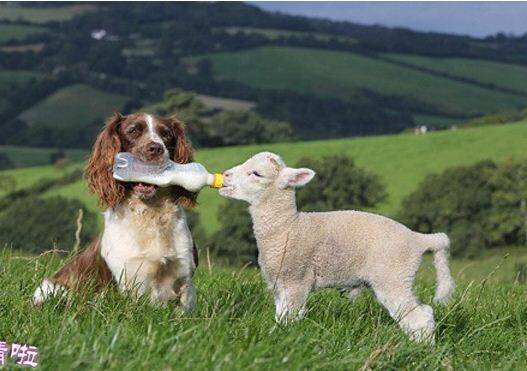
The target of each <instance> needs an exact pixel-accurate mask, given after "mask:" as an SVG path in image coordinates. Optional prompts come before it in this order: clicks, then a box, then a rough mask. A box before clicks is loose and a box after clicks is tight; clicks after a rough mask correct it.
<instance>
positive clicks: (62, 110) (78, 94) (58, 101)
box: [20, 84, 127, 127]
mask: <svg viewBox="0 0 527 371" xmlns="http://www.w3.org/2000/svg"><path fill="white" fill-rule="evenodd" d="M126 100H127V97H125V96H123V95H118V94H111V93H106V92H103V91H101V90H97V89H94V88H92V87H90V86H87V85H80V84H79V85H71V86H68V87H66V88H63V89H60V90H59V91H57V92H55V93H53V94H52V95H50V96H48V97H47V98H45V99H44V100H42V101H41V102H39V103H37V104H36V105H35V106H33V107H31V108H30V109H29V110H27V111H25V112H23V113H22V114H21V115H20V118H21V119H23V120H25V121H26V122H28V123H29V124H30V125H40V124H53V126H55V127H68V126H82V125H87V124H90V123H91V122H93V121H94V120H101V123H102V121H103V120H104V119H105V118H106V117H107V116H109V115H111V114H112V113H113V112H115V111H119V110H120V109H121V108H122V107H123V106H124V104H125V102H126Z"/></svg>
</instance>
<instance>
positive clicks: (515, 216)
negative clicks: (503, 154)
mask: <svg viewBox="0 0 527 371" xmlns="http://www.w3.org/2000/svg"><path fill="white" fill-rule="evenodd" d="M490 184H491V185H492V187H493V188H494V193H493V194H492V199H491V205H492V210H491V212H490V213H489V214H488V218H489V221H490V223H491V224H492V229H491V232H492V233H493V234H494V235H495V237H494V240H495V241H496V244H499V245H511V244H514V245H520V244H523V245H526V244H527V161H519V162H514V161H508V162H506V163H504V164H502V165H500V166H499V168H498V170H497V171H496V172H495V173H494V174H493V176H492V177H491V178H490Z"/></svg>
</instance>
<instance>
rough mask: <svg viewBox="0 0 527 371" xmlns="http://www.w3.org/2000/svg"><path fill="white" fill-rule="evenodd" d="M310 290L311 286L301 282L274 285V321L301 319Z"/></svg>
mask: <svg viewBox="0 0 527 371" xmlns="http://www.w3.org/2000/svg"><path fill="white" fill-rule="evenodd" d="M310 291H311V287H310V286H309V285H303V284H296V285H287V286H281V285H280V286H278V287H276V288H275V290H274V302H275V310H276V312H275V320H276V322H279V323H287V322H290V321H291V320H298V319H302V318H303V317H304V314H305V305H306V300H307V297H308V295H309V292H310Z"/></svg>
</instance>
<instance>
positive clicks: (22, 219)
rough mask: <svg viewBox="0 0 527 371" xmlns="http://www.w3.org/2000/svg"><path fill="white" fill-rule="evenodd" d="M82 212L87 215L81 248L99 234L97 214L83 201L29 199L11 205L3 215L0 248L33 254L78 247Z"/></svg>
mask: <svg viewBox="0 0 527 371" xmlns="http://www.w3.org/2000/svg"><path fill="white" fill-rule="evenodd" d="M79 209H83V212H84V217H83V220H82V231H81V234H80V239H81V245H83V244H86V243H87V242H89V241H90V239H92V238H93V237H95V235H96V233H97V231H96V228H97V223H96V218H95V214H94V213H92V212H90V211H88V210H86V208H85V207H84V205H83V204H82V203H81V202H80V201H78V200H68V199H65V198H62V197H53V198H48V199H40V198H36V197H26V198H23V199H19V200H16V201H15V202H13V203H11V204H9V206H8V207H7V208H6V209H5V210H2V213H1V214H0V244H1V245H2V246H4V245H12V246H13V247H15V248H17V249H21V250H24V251H26V252H31V253H40V252H42V251H46V250H49V249H51V248H53V247H54V246H56V247H57V248H58V249H61V250H69V249H71V248H72V247H73V246H74V244H75V231H76V229H77V225H76V220H77V217H78V212H79Z"/></svg>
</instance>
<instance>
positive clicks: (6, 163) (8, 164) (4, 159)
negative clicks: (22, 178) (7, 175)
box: [0, 153, 14, 170]
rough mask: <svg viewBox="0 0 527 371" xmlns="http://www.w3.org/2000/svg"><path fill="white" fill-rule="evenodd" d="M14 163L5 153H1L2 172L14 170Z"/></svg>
mask: <svg viewBox="0 0 527 371" xmlns="http://www.w3.org/2000/svg"><path fill="white" fill-rule="evenodd" d="M13 167H14V166H13V162H12V161H11V159H10V158H9V156H8V155H6V154H5V153H0V170H6V169H11V168H13Z"/></svg>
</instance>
